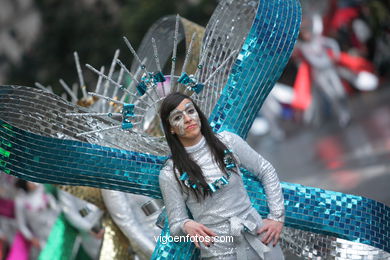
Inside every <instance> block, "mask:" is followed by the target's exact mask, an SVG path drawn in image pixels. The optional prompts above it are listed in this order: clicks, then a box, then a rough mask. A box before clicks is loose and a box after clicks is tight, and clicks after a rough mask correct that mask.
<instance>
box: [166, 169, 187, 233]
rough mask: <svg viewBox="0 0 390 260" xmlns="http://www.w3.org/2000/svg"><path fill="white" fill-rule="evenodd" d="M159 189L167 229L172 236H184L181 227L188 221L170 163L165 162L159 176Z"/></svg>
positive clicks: (182, 197) (180, 190)
mask: <svg viewBox="0 0 390 260" xmlns="http://www.w3.org/2000/svg"><path fill="white" fill-rule="evenodd" d="M159 182H160V189H161V193H162V195H163V199H164V204H165V207H166V209H167V214H168V221H169V228H170V231H171V235H172V236H183V235H186V233H185V231H184V229H183V226H184V224H185V223H186V222H187V221H189V220H190V218H189V217H188V214H187V207H186V204H185V197H186V196H185V194H184V193H183V191H182V188H181V187H180V184H179V183H178V182H177V180H176V178H175V176H174V172H173V168H172V163H169V162H167V164H166V165H165V166H164V168H163V169H162V170H161V172H160V175H159Z"/></svg>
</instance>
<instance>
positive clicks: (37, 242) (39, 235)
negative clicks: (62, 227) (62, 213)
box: [15, 179, 59, 259]
mask: <svg viewBox="0 0 390 260" xmlns="http://www.w3.org/2000/svg"><path fill="white" fill-rule="evenodd" d="M17 187H18V188H20V191H19V193H18V195H17V196H16V198H15V216H16V222H17V227H18V229H19V231H20V232H21V233H22V234H23V236H24V237H25V238H26V239H27V240H29V241H30V242H31V245H32V247H31V248H30V256H29V258H30V259H37V257H38V254H39V252H40V250H41V249H43V248H44V246H45V244H46V240H47V238H48V237H49V234H50V231H51V228H52V226H53V225H54V222H55V221H56V219H57V216H58V214H59V207H58V205H57V203H56V201H55V199H54V197H53V196H52V195H51V194H49V193H46V192H45V189H44V187H43V185H41V184H38V183H34V182H29V181H24V180H21V179H19V180H18V181H17Z"/></svg>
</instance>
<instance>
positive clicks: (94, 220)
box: [58, 189, 104, 259]
mask: <svg viewBox="0 0 390 260" xmlns="http://www.w3.org/2000/svg"><path fill="white" fill-rule="evenodd" d="M58 202H59V206H60V208H61V210H62V212H63V213H64V215H65V218H66V219H67V220H68V222H69V223H70V224H71V225H72V226H73V227H74V228H76V229H77V230H78V231H79V234H78V239H76V245H75V247H80V246H82V247H83V249H84V251H85V252H86V253H87V254H88V256H89V257H90V258H91V259H98V258H99V253H100V247H101V244H102V237H103V234H104V229H102V228H101V227H100V225H99V224H100V222H101V217H102V215H103V211H102V210H100V209H99V208H98V207H96V206H95V205H93V204H92V203H88V202H86V201H85V200H82V199H80V198H77V197H76V196H73V195H71V194H70V193H68V192H66V191H63V190H61V189H58ZM78 249H79V248H73V251H74V252H75V251H76V252H77V250H78Z"/></svg>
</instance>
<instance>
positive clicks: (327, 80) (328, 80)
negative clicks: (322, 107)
mask: <svg viewBox="0 0 390 260" xmlns="http://www.w3.org/2000/svg"><path fill="white" fill-rule="evenodd" d="M312 23H313V25H312V27H313V29H312V30H310V29H308V28H303V29H302V31H301V38H302V40H301V41H299V42H298V44H297V48H298V49H299V50H300V51H301V53H302V56H303V58H304V59H305V60H306V61H307V62H308V63H309V64H310V66H311V69H312V71H313V83H314V86H315V87H316V88H315V90H317V91H318V92H319V93H321V94H323V95H324V97H325V98H326V99H327V100H328V101H329V103H330V104H331V106H332V109H333V110H334V112H335V114H336V115H337V117H338V121H339V125H340V126H342V127H344V126H346V125H347V124H348V123H349V122H350V119H351V115H350V112H349V109H348V100H347V93H346V92H345V90H344V86H343V84H342V82H341V79H340V77H339V75H338V72H337V67H336V65H335V62H334V61H333V59H332V58H331V57H330V55H329V53H328V50H331V51H332V52H333V54H334V56H335V58H336V59H338V58H339V56H340V47H339V45H338V43H337V42H336V41H335V40H333V39H332V38H328V37H325V36H323V35H322V26H323V25H322V20H321V17H320V16H319V15H318V14H314V15H313V18H312ZM315 94H316V93H315ZM314 97H315V98H314V99H313V101H312V103H311V104H310V107H309V108H308V109H307V110H306V111H305V113H304V121H305V122H306V123H310V122H313V121H315V120H316V119H317V120H318V116H319V99H318V97H317V95H314Z"/></svg>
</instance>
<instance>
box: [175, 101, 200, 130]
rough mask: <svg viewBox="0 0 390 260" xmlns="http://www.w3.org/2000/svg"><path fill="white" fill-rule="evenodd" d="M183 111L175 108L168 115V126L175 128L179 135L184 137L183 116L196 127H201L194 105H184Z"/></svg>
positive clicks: (190, 103)
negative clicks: (189, 119)
mask: <svg viewBox="0 0 390 260" xmlns="http://www.w3.org/2000/svg"><path fill="white" fill-rule="evenodd" d="M184 107H185V108H184V110H180V109H177V108H175V109H174V110H172V112H171V113H170V114H169V124H170V125H171V126H172V127H176V128H178V129H179V133H178V134H179V135H180V136H184V135H185V116H188V117H189V118H191V119H192V120H193V121H194V122H195V123H196V124H197V125H198V126H199V128H200V127H201V123H200V118H199V115H198V112H197V111H196V109H195V107H194V104H193V103H192V102H189V103H187V104H185V105H184Z"/></svg>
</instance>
